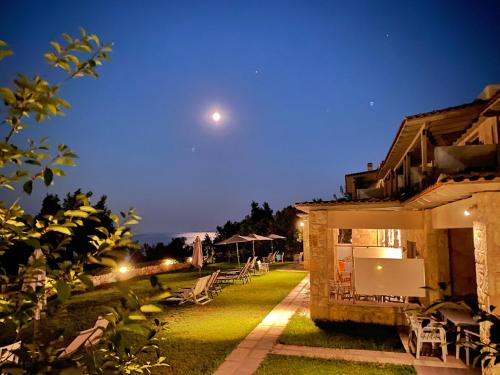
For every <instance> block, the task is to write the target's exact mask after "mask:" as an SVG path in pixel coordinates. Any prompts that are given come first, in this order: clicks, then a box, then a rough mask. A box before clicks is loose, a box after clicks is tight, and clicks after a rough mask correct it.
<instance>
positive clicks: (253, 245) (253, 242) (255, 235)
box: [246, 233, 272, 257]
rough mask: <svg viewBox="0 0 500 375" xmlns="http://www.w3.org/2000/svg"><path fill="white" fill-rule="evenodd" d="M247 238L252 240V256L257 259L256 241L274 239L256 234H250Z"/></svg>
mask: <svg viewBox="0 0 500 375" xmlns="http://www.w3.org/2000/svg"><path fill="white" fill-rule="evenodd" d="M246 237H248V238H250V240H251V241H252V254H253V256H254V257H255V241H272V239H271V238H269V237H264V236H261V235H259V234H255V233H252V234H249V235H248V236H246Z"/></svg>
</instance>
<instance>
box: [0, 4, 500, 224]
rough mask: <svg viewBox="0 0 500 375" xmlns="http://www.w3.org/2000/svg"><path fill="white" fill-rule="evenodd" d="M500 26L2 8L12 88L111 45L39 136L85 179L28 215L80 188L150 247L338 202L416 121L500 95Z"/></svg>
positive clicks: (384, 17)
mask: <svg viewBox="0 0 500 375" xmlns="http://www.w3.org/2000/svg"><path fill="white" fill-rule="evenodd" d="M73 4H74V5H73ZM76 4H78V5H76ZM72 7H73V8H72ZM499 19H500V2H498V1H494V0H491V1H486V0H485V1H472V0H471V1H459V0H449V1H435V0H431V1H392V2H388V1H372V0H366V1H348V2H345V1H342V2H341V1H337V2H335V1H300V2H299V1H287V2H279V1H199V2H192V1H184V0H183V1H147V2H146V1H85V2H68V1H64V2H63V1H50V2H48V1H36V2H35V1H22V0H15V1H14V0H4V1H2V2H1V3H0V39H3V40H6V41H7V42H8V43H9V44H10V45H11V47H12V48H13V49H14V50H15V52H16V55H15V56H13V57H10V58H8V59H6V60H4V61H3V62H1V63H0V84H1V85H5V84H6V83H7V82H8V80H9V79H10V78H12V77H13V75H14V74H15V73H17V72H26V73H29V74H32V73H35V72H42V73H44V74H46V73H49V74H48V75H47V74H46V75H45V77H48V78H51V77H52V75H51V74H52V73H50V72H51V71H50V69H48V67H47V66H46V65H45V64H44V62H43V58H42V55H43V53H44V52H46V51H47V50H48V49H49V47H48V46H49V41H51V40H54V39H56V38H57V37H58V36H59V35H60V33H62V32H67V33H70V34H76V33H77V32H78V28H79V26H84V27H85V28H86V29H87V30H88V31H89V32H92V33H96V34H98V35H99V37H100V38H101V40H104V41H112V42H114V44H115V46H114V52H113V54H112V59H111V61H110V62H109V63H106V64H105V65H104V66H103V67H102V69H100V71H99V73H100V75H101V78H100V79H99V80H94V79H91V78H85V79H81V80H79V81H75V82H72V83H70V84H69V85H67V86H66V87H65V88H64V90H63V91H62V94H63V97H64V98H65V99H67V100H68V101H70V102H71V103H72V105H73V108H72V109H71V110H70V111H69V112H68V113H67V115H66V116H65V117H64V118H58V119H55V120H52V121H51V123H46V124H44V125H43V127H42V128H41V129H35V130H32V133H30V135H31V136H33V137H38V136H42V135H49V136H50V138H51V141H52V143H59V142H64V143H67V144H69V145H70V146H71V147H72V148H73V149H75V150H76V152H77V153H78V154H79V156H80V159H79V160H78V166H77V167H76V168H71V169H70V170H69V171H68V176H69V177H67V178H64V179H57V181H56V185H55V186H54V187H51V188H49V189H46V188H44V187H43V186H41V184H39V185H37V188H36V192H35V193H34V194H33V196H32V197H30V198H26V197H22V202H23V204H24V205H25V207H26V208H27V210H28V211H30V212H32V213H35V212H37V211H38V209H39V206H40V202H41V199H42V198H43V196H44V195H45V194H46V193H47V191H50V192H55V193H59V194H60V195H64V194H65V193H66V192H68V191H72V190H75V189H76V188H79V187H81V188H82V189H83V190H92V191H93V192H94V194H95V195H101V194H107V195H108V198H109V201H110V206H111V208H112V209H114V210H118V209H126V208H128V207H129V206H134V207H136V209H137V210H138V212H139V213H140V214H141V216H143V221H142V222H141V224H140V225H139V226H138V228H137V231H138V232H140V233H146V232H176V231H195V230H213V229H215V226H216V225H219V224H222V223H224V222H225V221H226V220H228V219H231V220H235V219H240V218H241V217H242V216H243V215H244V214H246V213H247V212H248V211H249V205H250V202H251V201H252V200H256V201H259V202H262V201H268V202H269V203H270V205H271V207H272V208H274V209H279V208H282V207H284V206H286V205H289V204H292V203H294V202H297V201H303V200H310V199H312V198H324V199H331V197H332V195H333V194H334V193H338V190H339V185H340V184H342V183H343V177H344V174H345V173H351V172H357V171H360V170H364V168H365V166H366V163H367V162H373V163H374V164H375V165H378V163H379V162H380V161H381V160H382V159H383V158H384V157H385V155H386V152H387V150H388V147H389V145H390V143H391V141H392V140H393V137H394V136H395V134H396V130H397V128H398V126H399V124H400V122H401V119H402V117H403V116H404V115H408V114H414V113H419V112H422V111H429V110H432V109H436V108H440V107H446V106H450V105H457V104H461V103H464V102H468V101H470V100H472V99H473V98H474V97H475V96H477V95H478V94H479V92H480V91H481V90H482V88H483V86H485V85H486V84H488V83H498V82H500V23H499V22H498V20H499ZM215 111H217V112H219V113H220V114H221V120H220V121H219V122H217V123H215V122H214V121H213V120H212V118H211V116H212V114H213V113H214V112H215ZM2 134H3V133H2ZM1 194H2V198H4V199H5V200H8V201H10V200H12V199H14V198H15V197H16V196H17V195H11V194H6V193H5V192H2V193H1Z"/></svg>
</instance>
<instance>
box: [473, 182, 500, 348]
mask: <svg viewBox="0 0 500 375" xmlns="http://www.w3.org/2000/svg"><path fill="white" fill-rule="evenodd" d="M474 198H475V200H476V206H477V208H476V210H474V211H473V212H472V214H473V216H474V218H473V229H474V255H475V258H476V280H477V297H478V302H479V306H480V307H481V308H482V309H483V310H485V311H490V306H491V305H493V306H500V192H483V193H477V194H474ZM499 312H500V308H499V307H497V308H496V309H495V310H494V311H493V313H495V314H497V315H499ZM489 331H490V325H489V323H487V322H483V323H481V338H482V340H484V341H485V342H488V341H489Z"/></svg>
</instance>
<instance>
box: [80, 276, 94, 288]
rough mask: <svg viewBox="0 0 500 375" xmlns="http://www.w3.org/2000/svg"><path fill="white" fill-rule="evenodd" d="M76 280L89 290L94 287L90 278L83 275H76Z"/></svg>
mask: <svg viewBox="0 0 500 375" xmlns="http://www.w3.org/2000/svg"><path fill="white" fill-rule="evenodd" d="M78 279H79V280H80V281H81V282H82V283H83V284H85V286H86V287H87V288H89V289H92V288H93V287H94V283H93V282H92V278H91V277H90V276H89V275H87V274H85V273H82V274H81V275H78Z"/></svg>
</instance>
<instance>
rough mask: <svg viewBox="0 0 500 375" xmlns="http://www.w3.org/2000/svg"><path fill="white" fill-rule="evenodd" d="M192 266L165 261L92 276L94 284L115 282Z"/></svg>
mask: <svg viewBox="0 0 500 375" xmlns="http://www.w3.org/2000/svg"><path fill="white" fill-rule="evenodd" d="M189 267H191V263H175V264H170V265H166V264H164V263H160V264H154V265H149V266H145V267H138V268H132V269H130V270H129V271H128V272H126V273H119V272H110V273H106V274H103V275H97V276H93V277H92V282H93V283H94V286H99V285H104V284H110V283H115V282H117V281H119V280H128V279H132V278H134V277H138V276H148V275H155V274H157V273H163V272H171V271H176V270H180V269H186V268H189Z"/></svg>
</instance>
